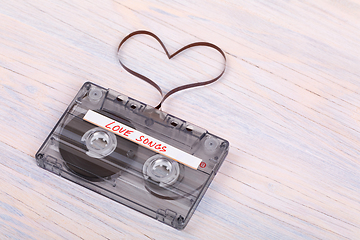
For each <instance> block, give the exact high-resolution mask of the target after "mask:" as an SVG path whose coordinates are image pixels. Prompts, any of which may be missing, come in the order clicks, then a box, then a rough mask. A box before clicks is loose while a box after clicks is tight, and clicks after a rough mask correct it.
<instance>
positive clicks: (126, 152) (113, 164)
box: [59, 116, 138, 181]
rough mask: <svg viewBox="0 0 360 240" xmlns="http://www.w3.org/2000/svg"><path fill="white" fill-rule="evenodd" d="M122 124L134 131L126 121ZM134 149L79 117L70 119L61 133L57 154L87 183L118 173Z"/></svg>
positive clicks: (119, 138)
mask: <svg viewBox="0 0 360 240" xmlns="http://www.w3.org/2000/svg"><path fill="white" fill-rule="evenodd" d="M69 117H70V116H69ZM71 117H72V116H71ZM123 123H124V124H126V125H128V126H131V127H132V128H134V126H132V125H131V123H130V122H129V121H126V120H123ZM137 150H138V145H137V144H135V143H133V142H131V141H129V140H127V139H124V138H121V137H119V136H116V135H115V134H113V133H111V132H109V131H107V130H105V129H102V128H99V127H96V126H95V125H93V124H91V123H88V122H86V121H84V120H82V116H75V117H72V119H71V120H70V121H69V122H68V123H67V124H66V125H65V126H64V127H63V128H62V131H61V134H60V141H59V151H60V154H61V156H62V158H63V159H64V160H65V162H66V167H67V168H68V169H69V170H70V171H71V172H73V173H75V174H76V175H78V176H80V177H82V178H85V179H87V180H90V181H103V180H104V179H106V178H109V177H111V176H113V175H116V174H118V173H119V172H120V171H121V169H124V168H126V167H127V166H128V164H129V162H130V161H131V158H133V157H134V155H136V153H137Z"/></svg>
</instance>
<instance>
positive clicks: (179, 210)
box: [36, 82, 229, 229]
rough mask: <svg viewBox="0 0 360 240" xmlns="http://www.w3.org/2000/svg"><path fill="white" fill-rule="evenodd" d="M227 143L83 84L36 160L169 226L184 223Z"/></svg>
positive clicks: (224, 154) (141, 105) (56, 172)
mask: <svg viewBox="0 0 360 240" xmlns="http://www.w3.org/2000/svg"><path fill="white" fill-rule="evenodd" d="M228 149H229V143H228V142H227V141H226V140H224V139H222V138H220V137H217V136H215V135H213V134H211V133H209V132H207V131H206V130H204V129H202V128H200V127H197V126H195V125H193V124H191V123H188V122H186V121H184V120H182V119H180V118H177V117H175V116H172V115H170V114H167V113H165V112H163V111H161V110H158V109H156V108H154V107H151V106H149V105H146V104H144V103H142V102H139V101H137V100H135V99H132V98H130V97H128V96H125V95H124V94H121V93H119V92H116V91H114V90H111V89H105V88H103V87H100V86H98V85H96V84H93V83H90V82H87V83H85V84H84V85H83V86H82V88H81V89H80V91H79V92H78V94H77V95H76V96H75V98H74V100H73V101H72V102H71V103H70V105H69V106H68V108H67V110H66V111H65V113H64V114H63V116H62V117H61V118H60V120H59V121H58V123H57V124H56V126H55V127H54V129H53V130H52V132H51V133H50V135H49V136H48V137H47V139H46V140H45V142H44V143H43V145H42V146H41V148H40V149H39V151H38V152H37V154H36V160H37V164H38V165H39V166H40V167H42V168H44V169H46V170H48V171H51V172H53V173H55V174H57V175H60V176H62V177H63V178H65V179H68V180H70V181H73V182H75V183H77V184H80V185H82V186H83V187H86V188H88V189H91V190H93V191H95V192H97V193H100V194H102V195H104V196H106V197H108V198H111V199H113V200H114V201H117V202H119V203H122V204H124V205H126V206H128V207H130V208H133V209H135V210H137V211H139V212H142V213H144V214H146V215H148V216H150V217H152V218H155V219H157V220H159V221H161V222H163V223H166V224H168V225H170V226H172V227H174V228H176V229H183V228H184V227H185V226H186V224H187V223H188V222H189V220H190V217H191V216H192V214H193V213H194V211H195V209H196V207H197V205H198V204H199V202H200V200H201V198H202V196H203V195H204V194H205V191H206V189H207V188H208V186H209V185H210V183H211V181H212V179H213V178H214V176H215V174H216V173H217V171H218V169H219V167H220V166H221V164H222V162H223V161H224V159H225V157H226V155H227V153H228Z"/></svg>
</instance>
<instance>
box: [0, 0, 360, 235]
mask: <svg viewBox="0 0 360 240" xmlns="http://www.w3.org/2000/svg"><path fill="white" fill-rule="evenodd" d="M0 6H1V7H0V103H1V105H0V136H1V139H0V152H1V154H0V172H1V174H0V236H1V237H0V238H1V239H360V160H359V157H360V151H359V146H360V94H359V92H360V80H359V78H360V67H359V66H360V57H359V56H360V45H359V42H360V2H359V1H354V0H343V1H334V0H318V1H309V0H305V1H295V0H294V1H277V0H274V1H243V0H239V1H235V0H224V1H215V0H210V1H204V0H201V1H188V0H184V1H165V0H157V1H156V0H153V1H145V0H123V1H119V0H78V1H70V0H61V1H49V0H37V1H28V0H17V1H8V0H7V1H6V0H5V1H4V0H0ZM139 29H145V30H149V31H152V32H154V33H156V34H157V35H158V36H159V37H161V39H162V40H163V42H164V43H165V45H166V46H167V47H168V49H169V51H170V52H174V51H176V50H177V49H179V48H180V47H182V46H184V45H186V44H189V43H191V42H195V41H210V42H212V43H214V44H217V45H218V46H219V47H221V48H222V49H223V50H224V51H225V52H226V56H227V59H228V65H227V71H226V74H225V75H224V76H223V78H222V79H221V80H220V81H219V82H217V83H215V84H212V85H210V86H209V87H203V88H197V89H192V90H187V91H184V92H182V93H177V94H175V95H173V96H172V97H170V98H169V99H168V100H167V101H166V102H165V103H164V105H163V109H164V110H165V111H167V112H169V113H171V114H173V115H175V116H179V117H181V118H183V119H185V120H187V121H189V122H192V123H194V124H196V125H199V126H201V127H205V128H206V129H208V130H209V131H210V132H212V133H214V134H216V135H219V136H222V137H224V138H226V139H228V140H229V141H230V143H231V148H230V152H229V155H228V157H227V159H226V161H225V162H224V164H223V166H222V167H221V168H220V171H219V173H218V174H217V176H216V177H215V179H214V181H213V183H212V184H211V185H210V188H209V189H208V191H207V193H206V194H205V196H204V198H203V200H202V201H201V203H200V205H199V207H198V209H197V211H196V212H195V214H194V216H193V217H192V219H191V221H190V223H189V225H188V226H187V227H186V229H185V230H183V231H177V230H174V229H172V228H170V227H168V226H166V225H164V224H162V223H160V222H157V221H155V220H153V219H151V218H148V217H146V216H144V215H142V214H140V213H137V212H135V211H133V210H131V209H129V208H127V207H125V206H123V205H121V204H117V203H115V202H113V201H111V200H109V199H107V198H105V197H102V196H99V195H98V194H96V193H93V192H91V191H89V190H87V189H84V188H82V187H81V186H78V185H76V184H73V183H71V182H68V181H66V180H65V179H62V178H60V177H57V176H55V175H54V174H51V173H49V172H47V171H44V170H43V169H40V168H38V167H37V165H36V163H35V160H34V154H35V152H36V151H37V149H38V148H39V147H40V145H41V144H42V142H43V141H44V139H45V138H46V136H47V135H48V134H49V132H50V131H51V129H52V128H53V126H54V125H55V123H56V122H57V120H58V119H59V118H60V116H61V114H62V113H63V111H64V110H65V109H66V107H67V105H68V104H69V103H70V101H71V100H72V98H73V97H74V96H75V94H76V92H77V91H78V89H79V88H80V87H81V85H82V84H83V83H84V82H85V81H92V82H94V83H97V84H99V85H101V86H104V87H111V88H112V89H115V90H117V91H120V92H122V93H124V94H127V95H129V96H132V97H133V98H135V99H138V100H141V101H143V102H146V103H148V104H150V105H153V106H154V105H156V104H157V103H158V102H159V100H160V96H159V94H158V92H157V91H156V90H155V89H154V88H152V87H151V86H150V85H147V84H146V83H144V82H142V81H141V80H139V79H136V78H134V77H133V76H131V75H130V74H128V73H127V72H126V71H124V70H123V69H122V68H121V66H120V65H119V63H118V61H117V57H118V56H117V53H116V48H117V45H118V43H119V42H120V41H121V39H122V38H123V37H124V36H126V35H127V34H128V33H130V32H132V31H135V30H139ZM123 57H124V61H126V63H127V64H128V65H129V66H131V67H132V68H134V69H136V70H137V71H139V72H141V73H142V74H144V75H146V76H148V77H150V78H151V79H153V80H155V81H156V82H157V83H158V84H159V85H160V86H161V87H162V88H163V90H164V91H165V92H167V91H169V90H170V89H172V88H173V87H176V86H178V85H180V84H184V83H189V82H193V81H203V80H206V79H208V78H210V77H211V76H214V75H216V74H217V73H218V72H219V71H220V69H221V67H222V65H221V64H222V59H221V56H219V55H218V54H217V53H216V52H214V51H211V50H210V49H204V48H198V49H194V50H191V51H186V52H184V53H183V54H181V55H179V56H177V57H176V58H175V59H173V60H171V61H169V60H167V59H166V57H165V55H164V54H163V52H162V50H161V48H160V46H159V45H158V44H157V42H155V41H153V40H152V39H151V38H147V37H136V39H134V41H131V42H129V43H127V44H126V46H124V50H123Z"/></svg>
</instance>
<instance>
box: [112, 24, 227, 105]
mask: <svg viewBox="0 0 360 240" xmlns="http://www.w3.org/2000/svg"><path fill="white" fill-rule="evenodd" d="M140 34H141V35H149V36H151V37H153V38H154V39H156V40H157V41H158V42H159V43H160V45H161V47H162V48H163V49H164V51H165V53H166V55H167V57H168V58H169V59H172V58H173V57H175V56H176V55H178V54H179V53H181V52H183V51H185V50H187V49H189V48H193V47H198V46H203V47H210V48H213V49H215V50H216V51H218V52H219V53H220V54H221V55H222V56H223V57H224V60H225V61H224V69H223V70H222V72H221V73H220V74H219V75H218V76H217V77H215V78H213V79H210V80H207V81H203V82H196V83H190V84H185V85H182V86H179V87H176V88H174V89H172V90H170V91H169V92H168V93H166V94H165V96H163V93H162V90H161V88H160V87H159V85H158V84H156V83H155V82H154V81H153V80H151V79H150V78H148V77H145V76H144V75H142V74H140V73H138V72H136V71H134V70H132V69H130V68H128V67H127V66H125V64H124V63H123V62H122V61H121V59H120V57H119V63H120V65H121V66H122V67H123V68H124V69H125V70H126V71H128V72H129V73H130V74H132V75H134V76H136V77H138V78H140V79H142V80H144V81H145V82H147V83H149V84H151V85H152V86H154V87H155V88H156V89H157V90H158V91H159V92H160V94H161V96H163V98H162V100H161V101H160V103H159V104H158V105H157V106H156V107H155V108H157V109H160V108H161V104H162V103H163V102H164V101H165V99H167V98H168V97H169V96H170V95H172V94H174V93H176V92H178V91H181V90H185V89H188V88H193V87H199V86H204V85H207V84H210V83H213V82H215V81H216V80H218V79H219V78H220V77H221V76H222V75H223V74H224V73H225V69H226V56H225V53H224V52H223V51H222V50H221V48H219V47H218V46H216V45H214V44H212V43H209V42H195V43H191V44H189V45H186V46H184V47H182V48H180V49H179V50H177V51H176V52H175V53H173V54H170V53H169V51H168V50H167V49H166V47H165V45H164V43H163V42H162V41H161V40H160V38H159V37H158V36H156V35H155V34H154V33H152V32H149V31H145V30H139V31H135V32H132V33H130V34H129V35H127V36H126V37H125V38H124V39H123V40H122V41H121V42H120V44H119V47H118V49H117V51H118V53H119V51H120V48H121V47H122V46H123V44H124V43H125V42H126V41H127V40H129V39H130V38H132V37H133V36H135V35H140Z"/></svg>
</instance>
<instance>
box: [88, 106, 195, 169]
mask: <svg viewBox="0 0 360 240" xmlns="http://www.w3.org/2000/svg"><path fill="white" fill-rule="evenodd" d="M83 119H84V120H85V121H88V122H90V123H92V124H94V125H97V126H99V127H101V128H104V129H106V130H108V131H111V132H113V133H115V134H117V135H119V136H121V137H123V138H126V139H128V140H130V141H132V142H135V143H137V144H139V145H142V146H144V147H146V148H148V149H151V150H152V151H154V152H157V153H160V154H162V155H164V156H166V157H168V158H171V159H173V160H175V161H177V162H180V163H182V164H184V165H186V166H188V167H191V168H193V169H197V168H198V167H199V165H200V163H201V162H202V160H201V159H200V158H198V157H195V156H193V155H191V154H189V153H187V152H184V151H181V150H179V149H177V148H175V147H173V146H171V145H169V144H167V143H164V142H162V141H160V140H158V139H156V138H154V137H151V136H149V135H147V134H144V133H142V132H140V131H137V130H135V129H133V128H131V127H129V126H126V125H124V124H122V123H119V122H117V121H115V120H113V119H111V118H109V117H106V116H104V115H102V114H100V113H97V112H95V111H92V110H88V111H87V113H86V114H85V116H84V117H83Z"/></svg>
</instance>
